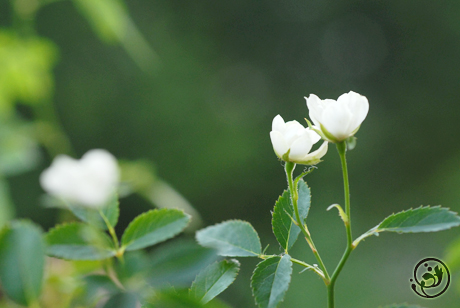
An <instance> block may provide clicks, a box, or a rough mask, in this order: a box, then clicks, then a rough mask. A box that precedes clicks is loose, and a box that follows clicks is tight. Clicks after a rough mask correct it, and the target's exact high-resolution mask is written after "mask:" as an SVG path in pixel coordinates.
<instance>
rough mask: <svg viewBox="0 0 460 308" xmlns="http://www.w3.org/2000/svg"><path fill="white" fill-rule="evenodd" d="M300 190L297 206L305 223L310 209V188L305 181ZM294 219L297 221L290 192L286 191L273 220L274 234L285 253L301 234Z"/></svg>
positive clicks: (300, 182)
mask: <svg viewBox="0 0 460 308" xmlns="http://www.w3.org/2000/svg"><path fill="white" fill-rule="evenodd" d="M298 189H299V200H298V203H297V206H298V208H299V216H300V219H301V221H302V223H303V222H304V221H305V219H306V218H307V215H308V211H309V209H310V199H311V196H310V188H309V187H308V186H307V184H306V183H305V181H304V180H300V181H299V184H298ZM292 218H293V219H295V213H294V207H293V206H292V203H291V195H290V192H289V190H285V191H284V192H283V195H282V196H281V197H279V199H278V201H277V202H276V204H275V209H274V210H273V219H272V226H273V233H274V234H275V236H276V239H277V240H278V243H280V245H281V247H282V248H283V249H284V251H285V252H287V251H288V250H289V249H291V247H292V246H293V245H294V243H295V241H296V240H297V237H298V235H299V233H300V228H299V227H298V226H296V225H295V224H294V222H293V221H292Z"/></svg>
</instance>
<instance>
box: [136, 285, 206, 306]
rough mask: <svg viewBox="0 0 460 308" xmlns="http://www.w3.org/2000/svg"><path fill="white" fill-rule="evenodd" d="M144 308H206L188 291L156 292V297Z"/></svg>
mask: <svg viewBox="0 0 460 308" xmlns="http://www.w3.org/2000/svg"><path fill="white" fill-rule="evenodd" d="M142 308H204V305H203V304H201V303H200V302H199V300H197V299H196V298H194V297H193V296H190V295H189V293H188V292H186V290H179V291H176V290H173V289H171V290H165V291H160V292H155V296H154V297H153V298H152V299H150V300H149V301H148V303H146V304H145V305H144V306H142Z"/></svg>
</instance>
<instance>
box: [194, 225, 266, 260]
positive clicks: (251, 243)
mask: <svg viewBox="0 0 460 308" xmlns="http://www.w3.org/2000/svg"><path fill="white" fill-rule="evenodd" d="M196 240H197V241H198V243H199V244H200V245H202V246H204V247H209V248H214V249H216V250H217V254H219V255H221V256H226V257H257V256H258V255H260V254H261V252H262V247H261V244H260V239H259V236H258V235H257V232H256V230H254V228H253V227H252V226H251V224H250V223H248V222H245V221H241V220H230V221H226V222H223V223H220V224H217V225H214V226H210V227H207V228H204V229H202V230H200V231H198V232H197V233H196Z"/></svg>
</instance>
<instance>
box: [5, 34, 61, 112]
mask: <svg viewBox="0 0 460 308" xmlns="http://www.w3.org/2000/svg"><path fill="white" fill-rule="evenodd" d="M56 58H57V49H56V47H55V46H54V44H53V43H52V42H50V41H49V40H47V39H44V38H39V37H28V38H24V37H20V36H19V35H16V34H15V33H13V32H8V31H4V30H0V114H9V113H11V112H12V111H13V108H14V103H15V102H16V101H17V100H20V101H21V102H24V103H29V104H37V103H40V102H41V101H42V100H44V99H47V98H49V97H50V96H51V93H52V90H53V72H52V69H53V66H54V63H55V62H56Z"/></svg>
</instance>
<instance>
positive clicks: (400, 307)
mask: <svg viewBox="0 0 460 308" xmlns="http://www.w3.org/2000/svg"><path fill="white" fill-rule="evenodd" d="M382 308H423V307H420V306H418V305H409V304H397V305H396V304H393V305H389V306H385V307H382Z"/></svg>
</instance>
